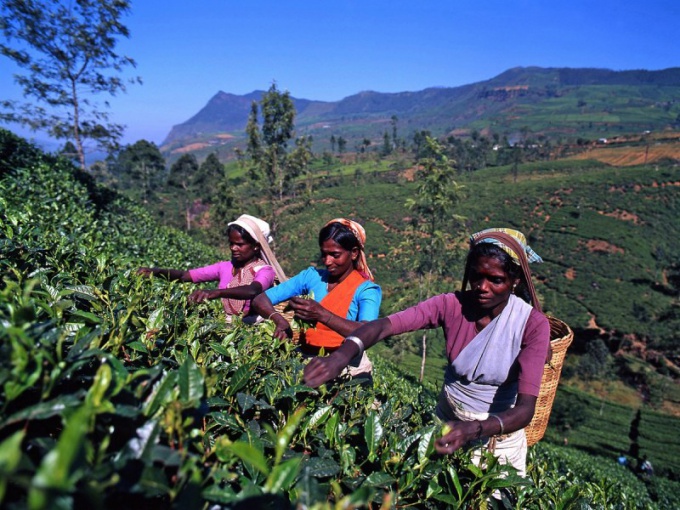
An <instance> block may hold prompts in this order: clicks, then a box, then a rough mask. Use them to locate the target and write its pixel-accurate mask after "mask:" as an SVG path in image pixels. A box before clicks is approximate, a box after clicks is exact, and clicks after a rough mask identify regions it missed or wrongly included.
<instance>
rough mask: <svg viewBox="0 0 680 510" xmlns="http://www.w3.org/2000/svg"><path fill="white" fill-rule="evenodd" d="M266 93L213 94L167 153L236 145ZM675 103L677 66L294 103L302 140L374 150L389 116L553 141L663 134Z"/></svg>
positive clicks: (176, 130) (512, 78) (536, 74)
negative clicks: (358, 143) (522, 131)
mask: <svg viewBox="0 0 680 510" xmlns="http://www.w3.org/2000/svg"><path fill="white" fill-rule="evenodd" d="M263 94H264V91H261V90H256V91H253V92H251V93H249V94H245V95H235V94H230V93H226V92H222V91H220V92H218V93H217V94H215V96H213V97H212V98H211V99H210V100H209V101H208V103H207V104H206V106H205V107H203V108H202V109H201V110H200V111H199V112H198V113H196V115H194V116H193V117H191V118H190V119H189V120H187V121H186V122H183V123H182V124H179V125H176V126H174V127H173V128H172V130H171V131H170V133H169V134H168V136H167V138H166V139H165V141H164V142H163V144H162V148H163V150H164V151H166V152H172V151H173V150H177V149H181V148H182V147H184V146H187V145H189V144H198V146H202V145H207V146H214V145H221V144H225V145H231V146H234V145H236V144H239V143H241V144H242V143H243V139H244V136H245V126H246V123H247V119H248V113H249V111H250V105H251V103H252V101H259V100H260V99H261V97H262V95H263ZM291 96H292V94H291ZM678 97H680V67H677V68H669V69H664V70H659V71H648V70H626V71H613V70H609V69H591V68H579V69H577V68H541V67H515V68H512V69H509V70H507V71H505V72H503V73H501V74H499V75H498V76H496V77H494V78H491V79H489V80H486V81H481V82H477V83H472V84H468V85H462V86H458V87H437V88H435V87H432V88H427V89H424V90H421V91H416V92H397V93H381V92H375V91H363V92H359V93H357V94H354V95H351V96H348V97H346V98H344V99H342V100H340V101H334V102H329V101H315V100H309V99H300V98H295V97H292V99H293V101H294V104H295V108H296V110H297V117H296V130H297V134H298V135H300V134H310V135H312V136H314V139H315V140H317V141H318V140H326V139H327V138H329V137H330V136H331V134H334V135H335V136H336V137H337V136H344V137H345V138H346V139H347V140H348V141H350V142H351V141H352V140H360V139H363V138H369V139H371V140H373V141H375V142H376V143H378V142H379V140H380V138H381V137H382V136H383V133H384V132H385V131H386V130H389V129H390V121H391V119H392V117H393V116H396V117H397V118H398V127H399V129H400V131H401V135H402V136H407V135H408V133H412V132H414V131H416V130H423V129H425V130H429V131H431V132H432V133H433V134H435V135H442V134H445V133H448V132H452V131H453V130H455V129H464V130H465V129H478V130H483V129H487V128H488V129H492V130H494V131H496V132H500V133H503V132H505V133H509V132H513V131H517V130H518V129H519V128H520V125H524V124H525V125H527V126H528V127H529V128H530V129H531V131H532V132H542V133H545V134H553V135H558V136H559V135H567V134H569V133H572V134H573V133H581V132H583V134H587V133H590V136H592V134H593V132H594V133H597V132H599V131H602V132H603V134H606V132H607V131H612V130H619V131H631V130H633V131H635V130H639V129H641V128H644V129H661V128H664V127H668V126H671V125H672V124H673V123H674V122H676V120H677V119H678V118H679V117H680V103H679V102H678V100H676V98H678ZM218 135H221V137H218V138H216V137H217V136H218ZM596 136H597V134H596ZM350 147H351V144H350Z"/></svg>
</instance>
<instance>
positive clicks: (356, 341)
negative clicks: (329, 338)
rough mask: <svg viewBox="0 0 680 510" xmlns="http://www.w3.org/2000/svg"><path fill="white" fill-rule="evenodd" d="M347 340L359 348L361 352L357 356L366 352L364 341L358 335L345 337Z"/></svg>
mask: <svg viewBox="0 0 680 510" xmlns="http://www.w3.org/2000/svg"><path fill="white" fill-rule="evenodd" d="M345 342H352V343H354V344H355V345H356V346H357V347H358V348H359V353H358V354H357V356H361V355H362V354H363V353H364V342H362V341H361V338H359V337H358V336H348V337H345ZM343 343H344V342H343Z"/></svg>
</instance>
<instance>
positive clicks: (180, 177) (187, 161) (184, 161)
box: [168, 154, 198, 232]
mask: <svg viewBox="0 0 680 510" xmlns="http://www.w3.org/2000/svg"><path fill="white" fill-rule="evenodd" d="M197 172H198V161H196V156H194V155H193V154H183V155H182V156H180V158H179V159H178V160H177V161H175V162H174V163H173V165H172V166H171V167H170V176H169V177H168V186H170V187H171V188H175V189H176V190H178V191H179V192H180V195H181V200H182V204H183V207H184V214H185V220H186V227H187V232H188V231H189V230H191V205H192V204H193V201H194V192H195V179H196V174H197Z"/></svg>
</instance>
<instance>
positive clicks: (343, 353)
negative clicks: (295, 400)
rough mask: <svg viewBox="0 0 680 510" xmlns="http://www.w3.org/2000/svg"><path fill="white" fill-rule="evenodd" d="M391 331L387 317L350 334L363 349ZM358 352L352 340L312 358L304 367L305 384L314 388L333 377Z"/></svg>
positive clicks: (338, 373) (369, 323)
mask: <svg viewBox="0 0 680 510" xmlns="http://www.w3.org/2000/svg"><path fill="white" fill-rule="evenodd" d="M391 333H392V324H391V323H390V321H389V319H377V320H374V321H371V322H367V323H366V324H364V325H362V326H360V327H359V328H358V329H356V330H354V331H353V332H352V334H351V335H350V336H354V337H357V338H359V339H360V340H361V342H362V343H363V345H364V349H368V348H369V347H371V346H373V345H375V344H377V343H378V342H379V341H380V340H382V339H383V338H386V337H388V336H390V334H391ZM357 354H359V346H358V345H357V344H356V343H355V342H352V341H347V340H345V342H343V344H342V345H341V346H340V347H339V348H338V349H337V350H336V351H334V352H333V353H331V354H330V355H329V356H325V357H323V358H320V357H317V358H313V359H312V360H311V361H310V362H309V363H308V364H307V366H306V367H305V371H304V377H305V384H307V386H311V387H312V388H316V387H317V386H321V385H322V384H323V383H325V382H327V381H330V380H331V379H335V378H336V377H338V376H339V375H340V372H342V370H343V369H344V368H345V367H346V366H347V365H349V362H350V361H352V359H353V358H354V357H355V356H356V355H357Z"/></svg>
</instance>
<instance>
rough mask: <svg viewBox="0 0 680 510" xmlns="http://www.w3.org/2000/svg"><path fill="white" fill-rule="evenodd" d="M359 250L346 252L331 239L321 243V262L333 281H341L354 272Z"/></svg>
mask: <svg viewBox="0 0 680 510" xmlns="http://www.w3.org/2000/svg"><path fill="white" fill-rule="evenodd" d="M358 256H359V249H358V248H353V249H352V250H346V249H345V248H343V247H342V246H340V245H339V244H338V243H336V242H335V241H333V240H332V239H328V240H326V241H324V242H323V243H321V261H322V262H323V265H324V266H326V269H327V270H328V273H329V274H330V276H331V278H332V279H333V280H339V281H341V280H342V279H344V277H345V276H347V275H348V274H350V273H351V272H352V271H353V270H354V261H355V260H356V259H357V257H358Z"/></svg>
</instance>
